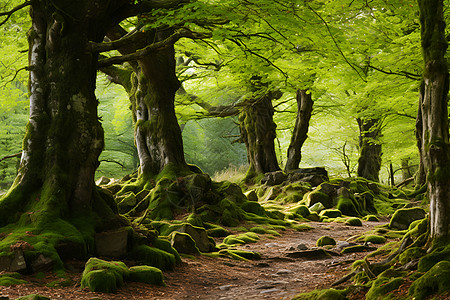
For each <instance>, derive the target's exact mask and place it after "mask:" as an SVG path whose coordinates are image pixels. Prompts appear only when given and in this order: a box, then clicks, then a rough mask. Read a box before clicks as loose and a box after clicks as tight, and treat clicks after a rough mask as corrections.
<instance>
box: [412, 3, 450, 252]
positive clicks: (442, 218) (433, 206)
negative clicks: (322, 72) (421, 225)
mask: <svg viewBox="0 0 450 300" xmlns="http://www.w3.org/2000/svg"><path fill="white" fill-rule="evenodd" d="M418 2H419V9H420V23H421V38H422V50H423V52H422V53H423V59H424V63H425V68H424V74H423V82H422V85H421V88H420V102H419V103H420V104H419V105H420V111H421V113H422V136H421V142H422V145H421V150H422V151H421V153H422V161H423V165H424V169H425V171H426V174H427V184H428V197H429V198H430V229H431V238H432V240H433V242H434V243H435V244H440V243H441V242H447V241H448V239H449V213H450V204H449V201H450V169H449V166H450V158H449V144H448V142H449V141H448V111H447V102H448V91H449V86H448V84H449V82H448V81H449V72H448V65H447V61H446V59H445V52H446V50H447V39H446V37H445V23H444V18H443V1H442V0H428V1H424V0H419V1H418Z"/></svg>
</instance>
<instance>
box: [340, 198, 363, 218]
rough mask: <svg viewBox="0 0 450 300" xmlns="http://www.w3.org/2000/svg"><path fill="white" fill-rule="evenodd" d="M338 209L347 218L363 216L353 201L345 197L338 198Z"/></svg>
mask: <svg viewBox="0 0 450 300" xmlns="http://www.w3.org/2000/svg"><path fill="white" fill-rule="evenodd" d="M336 208H337V209H339V210H340V211H341V212H342V214H344V215H346V216H353V217H359V216H360V215H361V213H360V212H359V211H358V208H357V207H356V205H355V203H354V202H353V200H352V199H350V198H346V197H343V196H339V197H338V201H337V205H336Z"/></svg>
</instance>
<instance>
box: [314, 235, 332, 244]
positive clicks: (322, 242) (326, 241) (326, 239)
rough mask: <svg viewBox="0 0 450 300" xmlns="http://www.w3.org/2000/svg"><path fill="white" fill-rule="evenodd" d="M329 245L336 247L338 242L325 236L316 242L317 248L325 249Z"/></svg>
mask: <svg viewBox="0 0 450 300" xmlns="http://www.w3.org/2000/svg"><path fill="white" fill-rule="evenodd" d="M327 245H336V240H335V239H333V238H332V237H330V236H326V235H325V236H322V237H320V238H319V239H318V240H317V242H316V246H317V247H323V246H327Z"/></svg>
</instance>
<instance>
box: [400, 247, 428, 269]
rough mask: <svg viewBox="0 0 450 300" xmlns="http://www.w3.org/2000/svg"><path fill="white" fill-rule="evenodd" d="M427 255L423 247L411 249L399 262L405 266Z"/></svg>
mask: <svg viewBox="0 0 450 300" xmlns="http://www.w3.org/2000/svg"><path fill="white" fill-rule="evenodd" d="M424 255H425V251H424V250H423V249H422V248H421V247H411V248H408V249H406V250H405V251H404V252H403V253H401V254H400V256H399V258H398V261H399V262H400V263H401V264H402V265H404V264H406V263H408V262H410V261H412V260H414V259H418V258H420V257H422V256H424Z"/></svg>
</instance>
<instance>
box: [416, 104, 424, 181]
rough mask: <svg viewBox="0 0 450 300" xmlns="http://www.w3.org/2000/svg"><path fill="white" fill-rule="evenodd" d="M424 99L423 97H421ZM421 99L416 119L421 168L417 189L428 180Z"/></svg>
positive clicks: (417, 175) (417, 179)
mask: <svg viewBox="0 0 450 300" xmlns="http://www.w3.org/2000/svg"><path fill="white" fill-rule="evenodd" d="M420 99H422V97H420ZM421 101H422V100H420V101H419V109H418V111H417V119H416V141H417V149H418V150H419V169H418V170H417V173H416V174H415V184H416V186H415V190H419V189H420V188H421V187H422V186H423V185H424V184H426V181H427V174H426V173H425V168H424V166H423V157H424V153H423V150H422V134H423V125H422V104H421Z"/></svg>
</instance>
